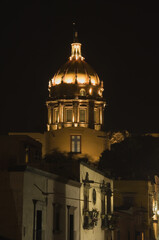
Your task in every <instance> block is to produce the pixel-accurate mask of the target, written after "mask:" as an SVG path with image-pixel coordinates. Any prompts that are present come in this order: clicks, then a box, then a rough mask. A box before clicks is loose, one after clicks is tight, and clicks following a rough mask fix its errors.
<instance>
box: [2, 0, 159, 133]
mask: <svg viewBox="0 0 159 240" xmlns="http://www.w3.org/2000/svg"><path fill="white" fill-rule="evenodd" d="M4 2H5V3H3V4H2V3H1V6H0V9H1V14H0V15H1V58H2V59H1V64H2V67H1V69H2V70H1V87H0V108H1V114H0V115H1V119H0V133H7V132H8V131H43V130H45V126H46V121H47V111H46V106H45V101H46V99H47V96H48V92H47V86H48V81H49V79H51V78H52V77H53V75H54V74H55V73H56V71H57V70H58V68H59V67H60V66H61V65H62V64H64V63H65V62H66V61H67V59H68V57H69V56H70V44H71V42H72V23H73V22H74V21H76V23H77V27H78V32H79V40H80V42H81V43H82V55H83V56H84V57H85V60H86V61H87V62H88V63H89V64H90V65H91V66H92V67H93V68H94V69H95V71H96V72H97V73H98V75H99V77H100V79H101V80H103V81H104V88H105V92H104V96H105V99H106V101H107V103H108V105H107V108H106V113H105V125H106V129H107V130H123V129H126V130H128V131H131V132H159V90H158V81H159V71H158V69H159V67H158V66H159V36H158V29H159V28H158V25H159V12H158V11H159V10H158V7H157V5H156V6H155V5H150V4H151V3H150V2H149V5H146V3H145V5H141V4H139V3H138V4H136V5H135V4H133V2H132V3H131V1H127V2H129V3H127V4H124V3H119V1H118V3H115V2H113V1H100V0H99V1H96V3H95V4H94V3H93V2H92V1H75V0H74V1H72V2H71V1H57V2H58V4H57V2H56V1H52V4H48V5H47V4H46V3H45V4H44V3H42V2H40V1H35V3H34V4H30V5H29V4H28V5H24V4H22V5H19V4H16V2H15V1H7V0H6V1H4ZM22 2H23V1H22Z"/></svg>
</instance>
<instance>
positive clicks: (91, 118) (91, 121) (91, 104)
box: [88, 101, 94, 129]
mask: <svg viewBox="0 0 159 240" xmlns="http://www.w3.org/2000/svg"><path fill="white" fill-rule="evenodd" d="M88 111H89V114H88V115H89V119H88V122H89V127H90V128H92V129H93V128H94V101H90V102H89V109H88Z"/></svg>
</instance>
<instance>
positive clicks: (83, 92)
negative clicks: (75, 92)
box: [80, 88, 86, 97]
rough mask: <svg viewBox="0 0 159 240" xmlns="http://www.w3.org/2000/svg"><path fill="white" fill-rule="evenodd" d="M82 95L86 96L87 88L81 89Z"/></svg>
mask: <svg viewBox="0 0 159 240" xmlns="http://www.w3.org/2000/svg"><path fill="white" fill-rule="evenodd" d="M80 95H81V96H82V97H83V96H86V90H85V89H84V88H82V89H81V90H80Z"/></svg>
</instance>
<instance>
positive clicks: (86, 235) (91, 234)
mask: <svg viewBox="0 0 159 240" xmlns="http://www.w3.org/2000/svg"><path fill="white" fill-rule="evenodd" d="M87 172H88V175H89V180H93V181H94V182H97V183H91V184H90V189H89V201H90V202H89V210H90V211H91V210H92V209H96V210H97V211H99V214H98V222H97V226H95V227H94V228H93V229H89V230H87V229H84V228H83V224H84V215H83V209H84V201H81V212H80V218H81V222H80V229H81V239H82V240H92V239H94V240H98V239H100V240H102V239H103V240H104V239H107V240H110V239H113V234H112V233H111V232H110V231H109V230H102V228H101V189H100V184H98V183H101V184H102V182H103V180H104V181H105V183H110V186H111V189H112V190H113V181H112V180H111V179H109V178H106V177H105V176H103V175H102V174H100V173H99V172H97V171H94V170H92V169H91V168H89V167H87V166H85V165H83V164H81V165H80V182H81V183H82V185H81V191H80V198H81V199H84V184H83V180H84V179H85V177H86V173H87ZM93 189H95V190H96V203H95V204H94V203H93ZM111 212H112V213H113V197H111Z"/></svg>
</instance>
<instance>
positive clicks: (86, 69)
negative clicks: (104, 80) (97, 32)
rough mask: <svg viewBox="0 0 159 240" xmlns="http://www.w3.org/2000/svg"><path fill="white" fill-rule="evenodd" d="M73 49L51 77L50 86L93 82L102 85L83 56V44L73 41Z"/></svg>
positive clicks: (92, 83) (95, 84)
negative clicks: (67, 58)
mask: <svg viewBox="0 0 159 240" xmlns="http://www.w3.org/2000/svg"><path fill="white" fill-rule="evenodd" d="M71 47H72V51H71V56H70V58H69V60H68V61H67V62H66V63H65V64H64V65H63V66H62V67H61V68H60V69H59V70H58V72H57V73H56V74H55V75H54V77H53V78H52V79H51V82H50V87H51V85H52V86H55V85H59V84H61V83H66V84H75V83H77V84H83V85H85V84H91V85H94V86H97V85H100V80H99V77H98V75H97V73H96V72H95V71H94V70H93V68H92V67H91V66H90V65H89V64H88V63H86V62H85V61H84V58H83V57H82V56H81V44H80V43H77V42H76V43H72V44H71Z"/></svg>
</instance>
